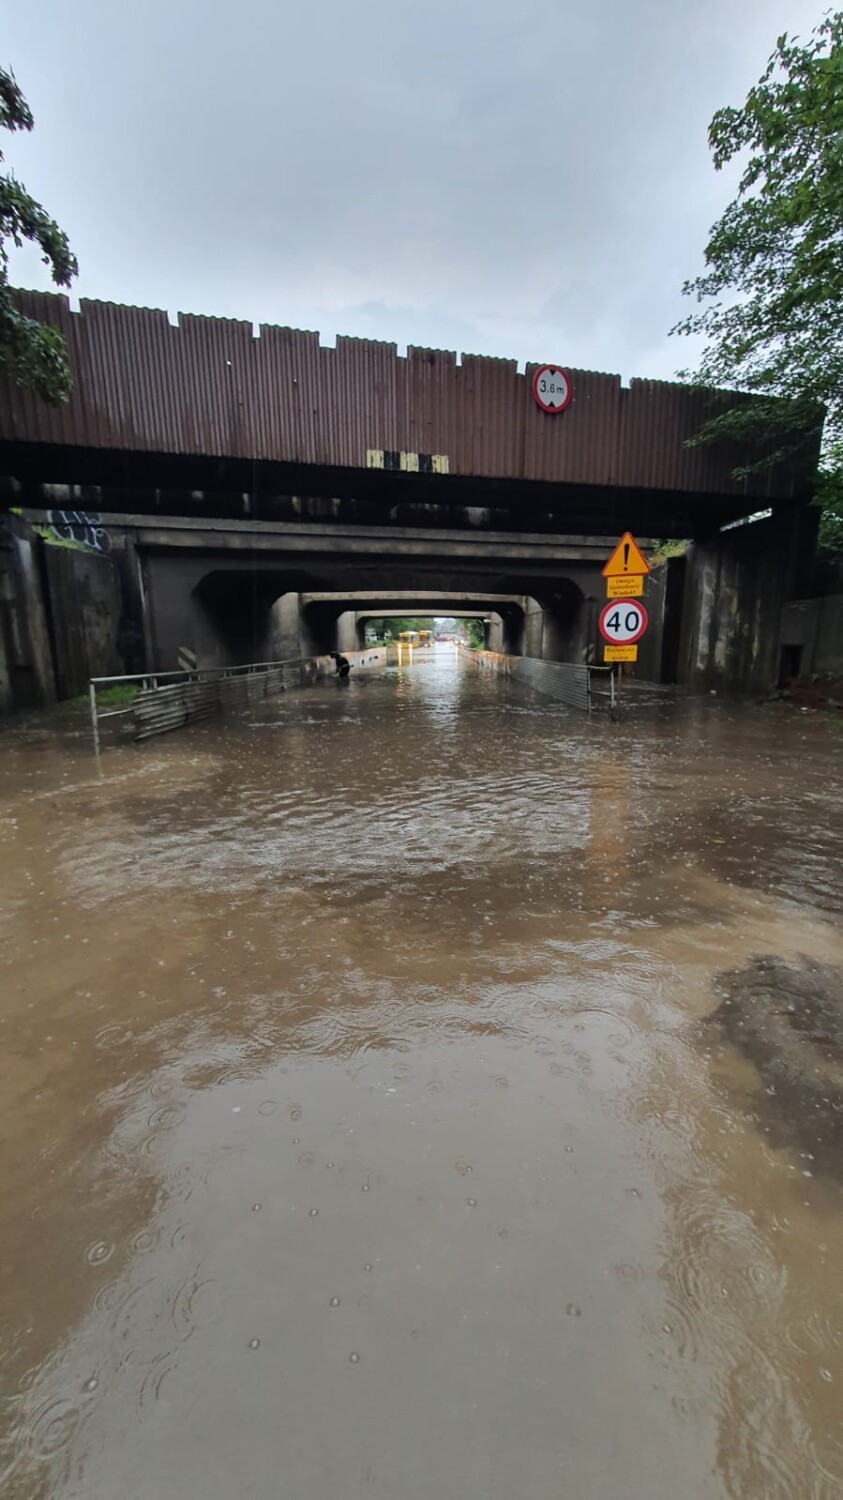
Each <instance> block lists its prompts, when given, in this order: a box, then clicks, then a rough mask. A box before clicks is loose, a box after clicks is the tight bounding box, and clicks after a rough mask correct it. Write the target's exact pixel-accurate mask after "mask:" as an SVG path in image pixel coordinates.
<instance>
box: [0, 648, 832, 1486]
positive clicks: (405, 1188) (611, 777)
mask: <svg viewBox="0 0 843 1500" xmlns="http://www.w3.org/2000/svg"><path fill="white" fill-rule="evenodd" d="M0 755H2V769H1V773H2V776H3V780H4V798H3V804H2V805H3V820H2V824H0V834H2V839H3V846H4V859H3V863H2V874H0V881H2V885H3V896H4V902H3V917H2V921H3V937H4V952H5V957H6V970H7V972H6V978H7V984H6V993H7V996H8V1001H7V1008H6V1012H5V1016H4V1031H5V1036H6V1046H5V1048H4V1052H3V1060H2V1063H0V1067H2V1070H3V1085H4V1086H3V1091H2V1105H0V1108H1V1109H2V1123H3V1127H4V1130H3V1134H4V1136H5V1138H6V1140H7V1143H8V1150H7V1155H6V1158H5V1164H4V1167H3V1174H4V1175H3V1189H4V1203H6V1204H7V1205H10V1206H11V1208H10V1212H8V1213H7V1231H8V1233H7V1237H6V1243H5V1244H4V1263H5V1268H6V1272H7V1274H6V1277H5V1280H4V1283H3V1286H2V1292H1V1293H0V1296H2V1301H0V1327H2V1346H3V1364H2V1370H3V1385H4V1393H5V1395H6V1398H7V1400H6V1407H5V1416H6V1441H5V1445H4V1448H3V1462H4V1466H5V1467H4V1470H3V1474H4V1480H5V1491H6V1493H8V1494H10V1495H12V1496H14V1497H18V1496H20V1497H23V1496H26V1497H27V1500H29V1497H32V1496H44V1497H54V1500H59V1497H60V1500H68V1497H74V1500H75V1497H77V1496H78V1497H80V1500H81V1497H83V1496H84V1497H85V1500H91V1497H93V1500H100V1497H102V1500H106V1497H108V1500H115V1497H121V1496H127V1497H128V1496H131V1497H133V1500H135V1497H152V1496H155V1497H159V1496H161V1495H163V1494H179V1495H180V1496H185V1497H192V1496H196V1497H197V1500H198V1497H200V1496H201V1497H203V1500H206V1497H211V1500H213V1497H215V1496H220V1497H222V1496H226V1497H227V1496H229V1495H231V1494H249V1493H254V1494H257V1495H263V1494H276V1493H278V1492H279V1490H283V1491H285V1492H286V1490H287V1489H290V1490H291V1491H295V1492H297V1493H299V1494H302V1495H304V1496H313V1497H314V1500H315V1497H317V1496H318V1497H320V1500H321V1497H322V1496H323V1495H324V1494H325V1493H326V1492H328V1491H341V1492H342V1493H343V1494H345V1495H350V1496H354V1495H356V1494H360V1495H363V1494H364V1493H365V1494H374V1495H378V1494H381V1495H383V1496H384V1497H386V1496H389V1497H390V1500H391V1497H393V1496H394V1495H396V1494H402V1495H407V1496H413V1497H414V1500H415V1497H425V1500H426V1497H428V1496H430V1497H431V1500H432V1497H433V1496H434V1495H435V1496H436V1497H437V1500H438V1497H439V1496H441V1495H442V1494H443V1493H452V1492H455V1491H459V1492H460V1493H463V1494H466V1495H468V1496H472V1495H476V1496H478V1497H479V1496H481V1495H482V1496H483V1497H487V1496H495V1497H497V1496H500V1497H501V1500H502V1497H504V1496H506V1497H507V1500H510V1497H511V1496H512V1494H515V1493H519V1494H520V1493H530V1494H532V1495H537V1496H545V1495H546V1496H548V1497H550V1496H553V1497H556V1496H557V1495H559V1494H565V1493H570V1494H577V1495H579V1494H582V1495H595V1496H597V1495H599V1496H600V1497H601V1500H605V1497H610V1500H613V1497H618V1500H620V1497H624V1500H636V1497H642V1500H644V1497H646V1500H651V1497H652V1496H654V1495H658V1494H669V1495H671V1496H673V1495H679V1494H681V1495H682V1496H688V1497H698V1496H699V1497H708V1496H729V1497H744V1496H746V1495H765V1496H770V1497H775V1500H778V1497H780V1496H781V1497H784V1496H785V1495H787V1496H788V1497H792V1496H794V1495H799V1496H800V1497H801V1496H803V1495H804V1496H810V1497H823V1500H825V1497H826V1496H831V1495H832V1494H836V1493H838V1492H839V1485H840V1483H841V1476H843V1449H841V1428H840V1424H839V1389H840V1384H841V1381H843V1334H842V1333H841V1329H843V1306H842V1305H841V1291H840V1286H839V1276H838V1274H837V1267H838V1266H839V1264H840V1263H841V1254H843V1215H841V1210H840V1193H839V1184H838V1182H837V1179H836V1177H835V1176H834V1174H833V1173H831V1172H827V1173H826V1172H823V1171H822V1170H821V1169H820V1168H819V1167H817V1168H816V1170H815V1168H814V1166H813V1165H812V1164H811V1163H810V1162H807V1161H803V1160H802V1158H801V1156H800V1153H799V1150H798V1149H796V1148H795V1147H794V1145H793V1144H792V1143H789V1142H787V1141H784V1140H783V1139H780V1138H777V1137H776V1136H775V1133H772V1134H771V1133H770V1131H769V1130H768V1129H767V1128H766V1127H767V1126H768V1124H769V1121H768V1120H767V1119H766V1118H765V1117H764V1114H763V1111H761V1110H760V1109H759V1106H758V1099H759V1095H758V1089H759V1075H758V1071H757V1067H756V1064H755V1062H754V1061H753V1059H752V1057H751V1056H749V1055H748V1054H747V1052H746V1050H745V1049H741V1048H740V1047H735V1045H734V1039H733V1038H731V1039H730V1038H729V1037H728V1036H726V1035H723V1034H722V1033H721V1032H720V1031H718V1030H716V1029H714V1028H712V1027H711V1026H709V1025H707V1024H706V1023H705V1018H706V1017H707V1016H708V1015H710V1013H711V1012H712V1011H713V1009H714V1007H715V1006H716V1004H717V1003H718V993H717V990H716V984H717V976H718V975H721V974H723V973H724V972H726V971H733V972H737V971H740V970H742V969H743V968H745V967H746V965H747V964H749V962H750V960H751V958H752V956H753V955H754V954H757V953H772V954H775V955H778V956H779V958H780V959H781V960H782V962H785V963H797V962H798V955H799V954H800V953H802V952H809V953H811V954H812V955H813V957H814V958H815V959H816V960H817V961H820V962H823V963H826V964H828V965H838V964H839V963H840V962H841V957H843V941H841V938H840V935H839V931H838V926H837V925H836V924H835V921H834V919H833V914H834V913H835V912H837V911H838V910H839V908H840V903H841V895H843V882H841V878H840V873H839V867H835V865H834V860H833V857H832V850H833V848H834V847H835V841H839V836H840V832H841V812H840V808H841V803H840V800H839V795H840V791H841V784H840V783H841V772H840V767H839V758H838V756H837V755H836V744H835V742H834V737H833V733H832V732H831V731H829V730H828V729H827V728H825V727H824V726H822V725H819V724H816V725H812V726H806V725H805V724H804V723H800V724H799V725H795V724H793V723H792V721H784V722H783V723H782V724H781V725H780V726H779V727H777V729H776V734H775V735H774V736H773V735H771V733H770V729H769V725H768V724H766V723H765V722H764V721H763V716H758V715H753V714H745V715H739V714H735V713H733V712H731V711H728V710H725V709H722V708H721V707H720V706H719V705H710V704H708V703H705V704H702V705H696V706H693V707H691V706H689V705H685V706H681V707H678V708H677V707H675V706H671V705H667V704H659V703H656V704H655V705H653V707H652V708H651V709H648V710H647V711H646V712H642V714H641V715H640V716H639V718H637V719H636V720H635V721H634V723H628V724H626V725H621V726H617V727H614V726H608V725H606V724H604V723H600V722H592V723H591V724H588V723H586V722H585V721H583V720H581V719H579V718H578V717H576V716H575V715H573V714H569V713H568V712H566V711H565V710H564V709H562V708H560V707H559V706H557V705H554V704H552V703H548V702H545V701H543V700H541V699H538V698H535V697H533V696H532V695H531V694H530V693H529V692H527V690H525V689H523V688H520V687H519V686H518V685H517V684H508V683H505V682H502V681H501V680H500V679H497V678H495V677H492V676H486V675H483V676H479V675H477V676H475V675H473V674H471V673H469V672H467V671H463V670H458V669H457V668H456V667H455V665H454V662H453V658H452V656H451V654H450V653H447V655H446V657H445V658H444V659H441V660H440V659H437V661H436V662H435V663H433V664H431V665H430V666H428V667H426V668H425V669H424V670H421V669H418V670H417V668H416V667H415V666H414V667H413V668H412V669H410V668H405V669H403V670H402V671H401V673H400V674H399V673H398V672H391V673H389V674H388V675H386V676H384V677H380V678H379V677H375V676H372V677H369V678H361V679H358V680H357V681H354V680H352V681H351V682H350V683H349V684H348V685H347V686H346V687H345V688H344V689H339V688H337V687H336V685H335V684H333V683H331V684H326V685H324V686H323V687H320V688H317V689H314V690H312V691H310V692H307V693H301V694H290V695H288V696H286V697H285V698H282V699H280V700H279V701H278V702H277V703H276V704H274V705H271V706H269V707H267V708H266V709H265V710H264V711H263V712H262V714H261V715H260V716H259V717H257V718H255V719H254V720H251V721H246V722H244V723H242V724H240V725H232V724H229V725H226V726H224V727H223V726H220V725H206V726H203V727H201V728H197V730H196V731H195V732H193V733H190V734H189V735H184V736H181V737H174V738H173V739H171V740H169V741H166V742H165V741H161V742H160V743H159V744H157V745H154V746H146V747H144V748H143V749H142V750H140V751H138V750H135V749H132V748H126V749H123V750H117V751H115V752H113V753H112V754H111V755H109V756H108V757H106V759H105V761H104V763H103V775H102V778H101V779H99V780H98V779H97V778H96V776H95V775H94V774H93V772H92V766H91V762H90V759H89V757H88V753H87V748H86V747H85V745H84V742H81V741H80V742H78V743H77V742H76V741H74V740H72V739H68V740H67V741H66V742H65V743H64V744H63V746H62V747H61V749H60V750H59V751H58V752H56V753H53V754H51V755H48V756H47V755H39V754H34V753H33V750H32V746H31V745H28V744H27V743H26V742H25V739H18V740H17V741H16V740H14V739H10V740H8V741H7V743H6V744H5V745H4V746H3V748H2V751H0ZM797 758H798V764H799V774H798V777H797V776H796V775H795V774H794V767H795V765H796V763H797ZM835 798H836V800H835ZM836 847H838V848H839V843H837V844H836ZM802 1149H803V1150H804V1149H807V1148H806V1147H805V1146H804V1143H803V1147H802ZM806 1174H810V1175H806Z"/></svg>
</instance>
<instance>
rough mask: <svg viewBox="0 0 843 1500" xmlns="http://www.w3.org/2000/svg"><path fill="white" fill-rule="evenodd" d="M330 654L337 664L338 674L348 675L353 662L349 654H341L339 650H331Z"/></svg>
mask: <svg viewBox="0 0 843 1500" xmlns="http://www.w3.org/2000/svg"><path fill="white" fill-rule="evenodd" d="M328 655H329V656H330V658H331V660H332V661H335V662H336V664H337V676H338V677H347V676H348V674H349V672H350V671H351V662H350V661H349V659H348V657H347V656H341V655H340V653H339V651H329V652H328Z"/></svg>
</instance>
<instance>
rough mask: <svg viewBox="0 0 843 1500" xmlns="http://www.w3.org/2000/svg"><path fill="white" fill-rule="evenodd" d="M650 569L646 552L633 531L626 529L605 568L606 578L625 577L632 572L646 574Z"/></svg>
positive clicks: (604, 575) (604, 574)
mask: <svg viewBox="0 0 843 1500" xmlns="http://www.w3.org/2000/svg"><path fill="white" fill-rule="evenodd" d="M649 571H650V564H649V563H648V561H647V559H646V557H645V556H644V553H643V552H642V551H641V548H640V547H639V546H638V543H637V542H636V540H635V537H634V536H633V535H632V532H630V531H625V532H624V534H623V536H622V537H621V539H620V541H619V542H618V545H617V547H616V548H615V550H614V552H613V553H612V555H611V557H610V558H609V561H608V562H607V564H606V566H605V568H604V569H603V577H604V578H624V577H629V575H630V573H637V574H646V573H649Z"/></svg>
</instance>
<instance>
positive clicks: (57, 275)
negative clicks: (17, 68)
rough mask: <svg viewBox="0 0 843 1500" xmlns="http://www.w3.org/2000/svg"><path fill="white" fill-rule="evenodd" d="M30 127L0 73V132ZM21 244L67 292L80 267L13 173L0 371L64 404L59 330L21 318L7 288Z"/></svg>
mask: <svg viewBox="0 0 843 1500" xmlns="http://www.w3.org/2000/svg"><path fill="white" fill-rule="evenodd" d="M33 123H34V121H33V118H32V112H31V110H30V108H29V105H28V104H27V102H26V100H25V98H24V96H23V94H22V93H21V91H20V89H19V87H18V85H17V82H16V81H15V78H14V75H13V74H12V73H7V72H6V71H5V70H4V69H2V68H0V128H2V129H4V130H8V131H11V132H14V131H16V130H31V129H32V127H33ZM3 160H4V156H3V153H2V151H0V162H3ZM25 241H30V242H31V243H33V244H35V245H37V246H38V248H39V250H40V251H41V258H42V260H43V261H44V264H45V265H47V266H49V268H50V274H51V276H52V278H53V281H54V282H55V284H56V286H69V285H70V283H71V281H72V280H73V277H74V276H76V274H77V271H78V267H77V264H76V257H75V256H74V255H73V254H72V252H71V249H70V245H69V244H68V241H67V236H66V235H65V234H64V233H63V232H62V230H61V229H59V226H58V224H57V223H56V222H55V220H54V219H51V218H50V216H49V214H48V213H47V212H46V210H45V209H43V208H42V207H41V205H40V203H36V201H35V199H34V198H32V197H30V195H29V193H28V192H27V191H26V189H25V188H24V187H23V185H22V184H21V183H20V182H18V181H17V179H16V178H15V177H14V175H13V174H12V173H11V172H0V367H2V368H4V369H6V370H7V371H8V372H9V374H10V375H11V377H12V379H13V380H14V381H15V382H16V383H17V384H18V385H23V386H28V387H29V388H30V389H32V390H34V391H37V393H38V395H39V396H42V397H43V399H44V400H45V401H49V402H51V403H56V402H60V401H66V400H67V398H68V396H69V395H70V390H71V385H72V381H71V376H70V366H69V365H68V362H67V355H66V352H65V345H64V339H63V338H62V336H61V333H60V332H59V330H58V329H57V328H52V327H50V326H48V325H46V324H43V323H39V322H37V321H36V319H34V318H27V317H25V316H24V314H23V313H22V312H20V311H19V309H18V308H17V306H16V304H15V298H14V293H13V291H12V289H11V287H10V286H9V253H10V248H11V246H12V245H16V246H18V247H20V246H21V245H23V244H24V242H25Z"/></svg>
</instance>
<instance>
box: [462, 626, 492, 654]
mask: <svg viewBox="0 0 843 1500" xmlns="http://www.w3.org/2000/svg"><path fill="white" fill-rule="evenodd" d="M461 624H462V628H463V634H464V637H465V640H466V643H467V644H468V645H469V646H473V647H474V649H475V650H476V651H482V650H483V646H484V645H485V641H486V632H485V630H484V628H483V621H482V620H462V621H461Z"/></svg>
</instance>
